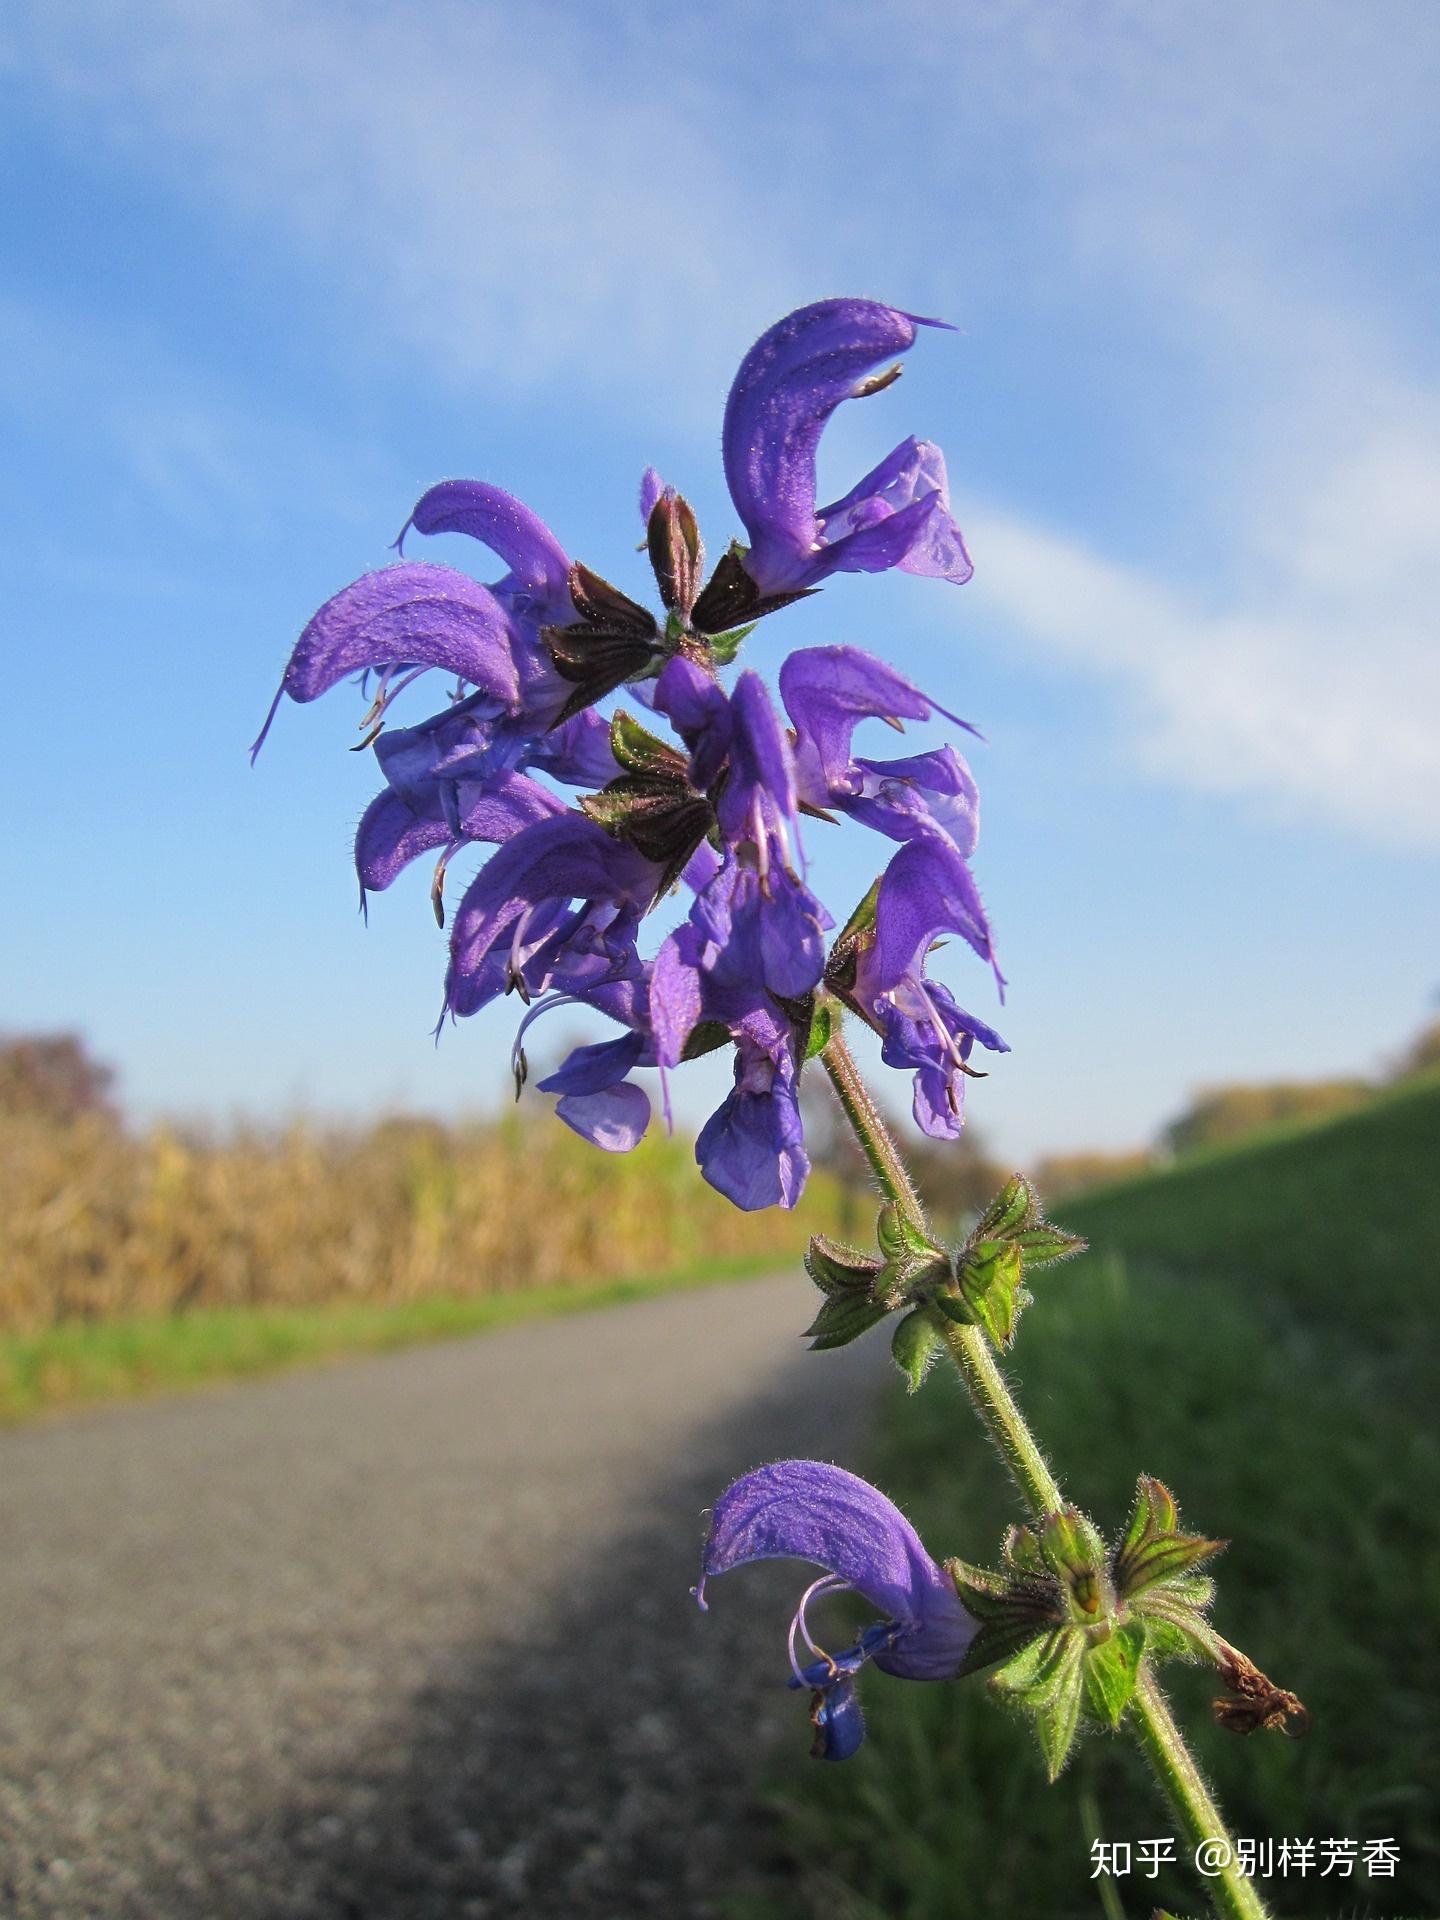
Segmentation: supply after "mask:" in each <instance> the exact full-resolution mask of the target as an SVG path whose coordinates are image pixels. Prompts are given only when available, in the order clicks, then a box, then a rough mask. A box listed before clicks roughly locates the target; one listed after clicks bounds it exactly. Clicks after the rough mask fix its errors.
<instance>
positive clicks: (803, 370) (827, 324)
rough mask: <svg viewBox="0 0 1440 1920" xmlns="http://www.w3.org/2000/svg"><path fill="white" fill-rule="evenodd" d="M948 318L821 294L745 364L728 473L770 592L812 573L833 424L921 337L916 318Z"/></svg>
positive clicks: (730, 432)
mask: <svg viewBox="0 0 1440 1920" xmlns="http://www.w3.org/2000/svg"><path fill="white" fill-rule="evenodd" d="M940 324H943V323H941V322H935V321H923V320H920V319H919V317H918V316H916V315H912V314H907V313H902V312H900V311H899V309H897V308H895V307H887V306H884V305H882V304H881V302H879V301H878V300H851V299H842V300H818V301H816V302H815V303H814V304H813V305H811V306H807V307H800V308H798V309H797V310H796V311H795V312H794V313H790V314H787V315H786V316H785V318H784V319H783V320H780V321H778V322H777V323H776V325H774V326H773V327H771V328H769V329H768V331H767V332H765V333H763V334H761V336H760V338H759V339H758V340H757V341H756V342H755V344H754V346H753V347H751V349H750V351H749V352H748V353H747V354H746V356H745V358H744V359H743V360H742V361H741V363H740V370H739V372H738V373H737V374H736V376H735V381H734V384H733V385H732V387H731V389H730V396H729V399H728V400H727V401H726V403H725V426H724V455H725V478H726V481H727V482H728V484H729V487H730V496H731V498H732V499H733V500H734V502H735V507H736V510H737V512H738V513H739V515H740V518H741V520H742V521H743V522H744V524H745V528H746V531H747V532H748V533H749V535H750V553H749V555H748V556H747V558H746V562H745V566H746V571H747V572H748V573H749V574H750V575H751V577H752V578H753V579H754V580H756V581H757V582H758V584H759V585H760V586H761V587H762V588H763V589H764V590H765V591H767V592H775V591H783V590H784V589H786V588H788V587H791V586H794V585H797V584H800V583H802V582H803V579H804V577H805V573H806V568H807V564H808V562H809V559H810V555H811V552H812V549H813V547H814V545H815V540H816V532H817V528H816V514H815V452H816V448H817V446H818V445H819V441H820V435H821V433H822V432H823V431H824V427H825V423H826V421H827V420H828V419H829V418H830V416H831V414H832V413H833V412H834V411H835V409H836V407H838V406H839V404H840V402H841V401H842V400H845V399H848V398H850V397H851V396H852V395H854V394H855V393H856V389H857V387H858V386H860V384H861V383H862V382H863V381H864V378H865V376H866V375H867V374H869V373H872V372H873V371H874V370H875V369H876V368H877V367H880V366H882V365H883V364H884V363H885V362H886V361H887V360H893V359H894V358H895V357H896V355H897V354H901V353H904V352H905V351H906V349H907V348H908V347H910V346H911V345H912V344H913V343H914V339H915V329H916V327H917V325H922V326H931V325H940Z"/></svg>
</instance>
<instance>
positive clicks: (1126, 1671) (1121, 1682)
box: [1085, 1620, 1145, 1727]
mask: <svg viewBox="0 0 1440 1920" xmlns="http://www.w3.org/2000/svg"><path fill="white" fill-rule="evenodd" d="M1144 1651H1145V1629H1144V1627H1143V1626H1142V1625H1141V1624H1140V1622H1139V1621H1138V1620H1132V1621H1131V1622H1129V1624H1128V1625H1126V1626H1123V1627H1117V1628H1116V1629H1115V1631H1114V1632H1113V1633H1112V1634H1111V1635H1110V1636H1109V1638H1108V1639H1106V1640H1102V1641H1101V1642H1099V1644H1098V1645H1096V1646H1092V1647H1089V1648H1087V1649H1086V1652H1085V1697H1086V1699H1087V1701H1088V1702H1089V1705H1090V1710H1091V1712H1092V1713H1093V1714H1094V1715H1095V1717H1096V1719H1097V1720H1099V1721H1101V1722H1102V1723H1103V1724H1104V1725H1105V1726H1108V1727H1118V1726H1119V1724H1120V1719H1121V1716H1122V1715H1123V1713H1124V1712H1125V1709H1126V1707H1127V1706H1129V1704H1130V1696H1131V1694H1132V1693H1134V1691H1135V1681H1136V1679H1137V1677H1138V1675H1139V1672H1140V1658H1141V1655H1142V1654H1143V1653H1144Z"/></svg>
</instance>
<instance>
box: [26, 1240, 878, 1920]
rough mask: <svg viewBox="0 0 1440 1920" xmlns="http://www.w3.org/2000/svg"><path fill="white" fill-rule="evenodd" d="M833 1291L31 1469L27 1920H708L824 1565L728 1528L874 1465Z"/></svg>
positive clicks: (153, 1418) (289, 1398)
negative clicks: (807, 1586)
mask: <svg viewBox="0 0 1440 1920" xmlns="http://www.w3.org/2000/svg"><path fill="white" fill-rule="evenodd" d="M812 1299H813V1296H812V1295H811V1292H810V1289H809V1287H808V1286H807V1284H806V1282H805V1280H804V1278H803V1276H800V1275H798V1274H797V1275H795V1276H792V1277H789V1278H786V1279H784V1280H776V1281H768V1280H767V1281H761V1282H750V1283H746V1284H743V1285H739V1286H733V1287H723V1288H716V1289H713V1290H707V1291H704V1292H699V1293H687V1294H677V1295H673V1296H671V1297H669V1298H667V1299H660V1300H653V1301H648V1302H645V1303H642V1304H637V1305H635V1306H630V1307H623V1308H616V1309H611V1310H609V1311H607V1312H602V1313H597V1314H587V1315H585V1316H583V1317H577V1318H573V1319H568V1320H557V1321H550V1322H546V1323H540V1324H536V1325H532V1326H527V1327H517V1328H513V1329H511V1330H509V1331H506V1332H503V1333H498V1334H493V1335H491V1336H489V1337H487V1338H483V1339H477V1340H469V1341H463V1342H458V1343H455V1344H451V1345H446V1346H443V1347H431V1348H425V1349H419V1350H415V1351H412V1352H409V1353H403V1354H397V1355H389V1356H386V1357H383V1358H378V1359H366V1360H358V1361H353V1362H349V1363H346V1364H344V1365H342V1366H337V1367H334V1368H332V1369H329V1370H326V1371H324V1372H320V1373H312V1374H306V1375H293V1376H290V1377H286V1378H282V1379H278V1380H272V1381H267V1382H263V1383H259V1384H247V1385H241V1386H235V1387H225V1388H220V1389H217V1390H214V1391H210V1392H207V1393H204V1394H201V1395H197V1396H195V1397H192V1398H188V1399H180V1400H172V1401H168V1402H165V1403H160V1404H155V1405H150V1406H138V1407H126V1408H117V1409H111V1410H107V1411H105V1412H100V1413H93V1414H89V1415H85V1416H80V1417H72V1418H70V1419H67V1420H66V1421H64V1422H63V1423H59V1424H54V1425H50V1426H45V1427H39V1428H32V1429H30V1430H27V1431H22V1432H17V1433H10V1434H3V1435H0V1911H3V1912H4V1914H5V1915H7V1916H9V1915H12V1914H13V1915H18V1916H24V1917H25V1920H30V1917H31V1916H41V1915H43V1916H46V1920H51V1917H52V1916H64V1920H80V1916H85V1920H180V1917H181V1916H183V1920H342V1917H343V1920H418V1917H419V1916H425V1917H426V1920H431V1917H432V1916H433V1920H441V1916H443V1917H444V1920H467V1917H473V1916H487V1917H491V1916H495V1917H499V1916H512V1915H520V1914H524V1915H526V1916H532V1917H533V1920H546V1917H548V1916H552V1915H553V1916H561V1915H563V1916H566V1920H572V1917H575V1920H593V1917H599V1916H606V1917H607V1920H636V1917H637V1916H648V1915H662V1914H663V1915H666V1916H677V1917H684V1916H692V1915H693V1916H702V1915H705V1914H707V1913H709V1912H711V1911H713V1908H712V1904H711V1900H710V1897H709V1896H710V1892H711V1890H712V1889H713V1888H714V1887H716V1886H718V1885H720V1884H722V1882H723V1878H724V1876H725V1874H726V1872H727V1870H728V1867H729V1865H730V1863H733V1862H734V1861H735V1860H736V1859H743V1858H744V1857H745V1856H746V1855H747V1853H750V1852H753V1850H754V1847H755V1845H756V1844H757V1842H758V1840H759V1837H760V1827H759V1823H758V1816H757V1815H756V1814H755V1812H754V1810H753V1806H752V1804H751V1802H750V1799H749V1791H748V1789H749V1786H750V1783H751V1781H752V1780H753V1771H754V1765H755V1763H756V1761H757V1760H758V1759H759V1758H760V1757H761V1753H762V1749H763V1744H764V1739H765V1737H766V1736H767V1734H768V1735H773V1734H774V1733H776V1732H777V1731H778V1732H780V1733H782V1734H783V1735H784V1736H788V1739H789V1741H790V1742H793V1750H794V1752H795V1754H796V1764H797V1765H800V1764H808V1763H806V1762H804V1761H803V1757H802V1756H803V1752H804V1747H805V1744H806V1738H807V1732H808V1729H807V1727H806V1725H805V1714H804V1708H803V1705H802V1703H801V1702H800V1701H798V1700H797V1699H796V1697H795V1696H794V1695H791V1694H787V1693H786V1692H785V1691H784V1690H783V1688H781V1687H780V1686H779V1685H778V1684H777V1682H778V1681H779V1680H780V1679H781V1678H782V1677H783V1673H784V1670H785V1667H784V1648H783V1628H784V1625H785V1622H786V1621H787V1620H788V1606H787V1602H791V1601H793V1597H794V1593H795V1592H796V1591H797V1588H796V1582H795V1570H794V1569H788V1568H785V1569H782V1568H779V1567H767V1568H763V1569H755V1570H752V1571H751V1572H749V1573H744V1574H736V1575H733V1576H731V1577H730V1578H729V1579H728V1580H727V1581H725V1582H724V1583H722V1584H720V1585H719V1586H718V1587H717V1589H716V1591H715V1596H714V1605H713V1606H712V1609H711V1612H710V1613H709V1614H708V1615H705V1616H701V1615H699V1614H698V1613H697V1612H696V1610H695V1608H694V1603H693V1602H692V1601H691V1600H690V1599H689V1596H688V1592H687V1589H688V1587H689V1585H690V1584H691V1583H692V1582H693V1580H694V1578H695V1572H696V1557H697V1551H698V1545H699V1540H700V1537H701V1533H702V1530H703V1529H702V1522H701V1518H700V1514H701V1509H702V1508H703V1507H704V1506H705V1505H706V1504H707V1503H708V1502H709V1501H710V1500H712V1499H713V1498H714V1496H715V1494H716V1493H717V1492H718V1491H719V1490H720V1488H721V1487H722V1486H723V1485H724V1484H725V1482H726V1481H727V1480H728V1479H730V1478H731V1477H733V1476H734V1474H736V1473H737V1472H740V1471H742V1470H743V1469H745V1468H746V1467H749V1466H753V1465H755V1464H757V1463H758V1462H759V1461H761V1460H764V1459H768V1458H773V1457H775V1456H777V1455H779V1454H784V1453H815V1454H819V1455H824V1456H826V1457H829V1458H834V1459H839V1460H841V1461H848V1462H850V1463H851V1464H853V1463H854V1458H855V1453H856V1447H857V1441H858V1439H859V1438H860V1433H861V1425H862V1422H863V1418H864V1408H865V1403H866V1401H867V1400H868V1398H869V1387H870V1384H871V1382H872V1381H873V1380H874V1378H875V1375H876V1372H877V1370H878V1368H879V1367H880V1365H881V1364H882V1360H881V1353H882V1352H883V1346H884V1343H883V1342H880V1343H878V1347H877V1344H876V1343H873V1342H866V1343H864V1347H863V1348H861V1349H857V1348H855V1347H851V1348H849V1349H847V1350H846V1351H845V1352H843V1353H841V1354H837V1355H812V1354H809V1353H806V1352H805V1351H804V1349H803V1348H802V1347H801V1346H800V1344H799V1342H798V1341H797V1340H796V1339H795V1338H794V1336H795V1333H796V1331H797V1330H798V1329H799V1328H800V1327H802V1326H803V1325H804V1324H805V1320H806V1316H807V1315H808V1313H809V1311H810V1309H811V1304H812Z"/></svg>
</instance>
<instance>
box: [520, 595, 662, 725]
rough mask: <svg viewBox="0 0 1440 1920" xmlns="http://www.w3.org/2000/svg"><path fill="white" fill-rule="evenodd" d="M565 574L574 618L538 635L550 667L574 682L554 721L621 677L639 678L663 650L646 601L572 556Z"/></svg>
mask: <svg viewBox="0 0 1440 1920" xmlns="http://www.w3.org/2000/svg"><path fill="white" fill-rule="evenodd" d="M567 578H568V585H569V588H570V599H571V601H572V602H573V604H574V607H575V611H576V613H577V614H578V615H579V618H578V619H577V620H574V621H572V622H571V623H570V624H569V625H568V626H563V627H562V626H553V627H544V628H542V629H541V635H540V637H541V639H542V640H543V641H544V643H545V648H546V651H547V652H548V653H549V655H550V658H551V660H552V661H553V662H554V666H555V671H556V672H557V673H558V674H559V675H560V677H561V679H562V680H568V681H569V682H570V683H571V685H572V687H573V688H574V691H573V692H572V693H571V694H570V695H569V697H568V698H567V699H566V701H565V704H564V705H563V706H562V707H561V709H560V711H559V713H558V714H557V715H556V717H555V720H554V722H553V725H554V726H560V725H562V724H563V722H565V721H566V720H570V719H573V718H574V716H575V715H576V714H577V713H580V712H582V711H583V709H584V708H586V707H592V706H594V704H595V702H596V701H597V700H603V699H604V698H605V695H606V694H607V693H613V692H614V691H615V689H616V687H618V686H622V685H623V684H624V683H625V681H627V680H639V679H643V678H644V677H645V676H646V675H647V674H650V673H652V672H653V671H654V670H655V668H656V665H657V663H658V662H659V661H660V660H661V659H662V658H663V657H664V655H665V653H666V651H667V648H666V646H665V643H664V641H663V639H662V636H661V633H660V629H659V628H658V627H657V625H656V624H655V616H654V614H653V613H651V612H650V610H649V608H648V607H642V606H640V605H639V604H638V603H637V602H636V601H634V600H632V599H630V597H629V595H628V594H624V593H622V592H621V591H620V589H619V588H618V587H612V586H611V584H610V582H609V581H608V580H604V579H602V578H601V577H600V575H599V574H598V573H595V572H592V570H591V569H590V568H589V567H587V566H583V565H581V563H580V562H579V561H578V560H577V561H576V562H575V563H574V565H573V566H572V567H571V568H570V572H569V575H568V576H567Z"/></svg>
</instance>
